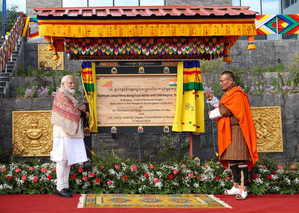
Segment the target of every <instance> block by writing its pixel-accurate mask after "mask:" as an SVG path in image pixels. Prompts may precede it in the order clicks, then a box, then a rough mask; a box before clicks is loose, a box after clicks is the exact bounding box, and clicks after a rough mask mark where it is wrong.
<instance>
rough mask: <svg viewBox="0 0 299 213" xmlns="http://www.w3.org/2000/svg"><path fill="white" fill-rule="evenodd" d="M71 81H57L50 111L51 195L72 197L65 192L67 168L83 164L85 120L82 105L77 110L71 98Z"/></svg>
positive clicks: (67, 180) (85, 114)
mask: <svg viewBox="0 0 299 213" xmlns="http://www.w3.org/2000/svg"><path fill="white" fill-rule="evenodd" d="M74 93H75V80H74V78H73V77H72V76H70V75H66V76H64V77H63V78H62V80H61V87H60V88H59V90H58V91H57V93H56V95H55V98H54V102H53V108H52V118H51V123H52V124H53V138H54V140H53V150H52V152H51V160H52V161H54V162H56V175H57V188H56V189H57V190H56V191H55V195H58V196H61V197H67V198H70V197H72V193H74V191H73V190H72V189H70V188H69V174H70V166H71V165H72V164H75V163H82V162H85V161H87V155H86V150H85V145H84V141H83V138H84V135H83V118H84V117H85V118H89V113H88V112H85V109H86V108H85V105H83V106H82V107H81V108H79V107H78V101H77V100H76V99H75V98H74V96H73V95H74Z"/></svg>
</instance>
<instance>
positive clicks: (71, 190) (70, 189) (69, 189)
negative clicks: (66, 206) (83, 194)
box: [65, 188, 75, 194]
mask: <svg viewBox="0 0 299 213" xmlns="http://www.w3.org/2000/svg"><path fill="white" fill-rule="evenodd" d="M65 190H66V191H68V192H69V193H71V194H74V193H75V190H74V189H72V188H68V189H67V188H65Z"/></svg>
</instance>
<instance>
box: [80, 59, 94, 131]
mask: <svg viewBox="0 0 299 213" xmlns="http://www.w3.org/2000/svg"><path fill="white" fill-rule="evenodd" d="M81 78H82V84H83V88H84V92H85V97H86V99H87V101H88V104H89V114H90V117H89V131H90V132H98V127H97V123H98V122H97V95H96V91H97V90H96V71H95V63H94V62H90V61H84V62H82V66H81Z"/></svg>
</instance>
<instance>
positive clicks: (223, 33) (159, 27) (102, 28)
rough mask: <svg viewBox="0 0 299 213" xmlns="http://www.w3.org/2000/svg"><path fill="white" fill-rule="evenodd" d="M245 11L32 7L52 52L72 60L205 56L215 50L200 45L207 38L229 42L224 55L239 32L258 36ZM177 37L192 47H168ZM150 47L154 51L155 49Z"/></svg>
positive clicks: (213, 42)
mask: <svg viewBox="0 0 299 213" xmlns="http://www.w3.org/2000/svg"><path fill="white" fill-rule="evenodd" d="M248 9H249V7H227V6H226V7H221V6H148V7H121V8H119V7H101V8H98V7H86V8H38V9H35V11H36V12H37V19H38V23H39V34H40V35H41V36H44V37H45V38H46V40H47V42H48V44H49V49H50V50H54V52H57V51H66V53H68V54H70V58H76V59H80V58H82V57H81V55H82V56H85V58H86V55H90V56H92V57H93V58H96V59H100V60H101V59H104V56H107V55H110V59H111V56H112V58H115V57H114V56H117V58H118V59H121V58H125V57H120V55H122V56H126V55H147V56H148V58H155V57H154V56H155V55H173V58H180V57H178V56H179V55H190V54H197V55H201V56H203V55H204V54H212V53H211V52H213V51H208V52H207V51H203V49H200V48H201V45H206V44H205V42H208V41H209V40H210V39H212V40H211V41H210V42H208V43H210V44H211V45H210V46H209V47H208V48H210V49H213V48H214V49H215V48H216V46H217V45H220V44H227V46H228V47H229V48H223V49H224V51H222V53H221V51H218V52H217V53H216V52H215V51H214V52H215V54H218V55H219V56H223V55H225V54H226V55H227V52H226V51H225V49H227V50H229V49H230V48H231V47H232V46H233V45H234V43H235V42H236V41H237V40H238V38H239V36H241V35H246V36H249V37H251V38H252V37H253V36H254V35H256V27H255V12H254V11H250V10H248ZM159 39H160V40H159ZM177 41H179V42H178V43H179V46H180V44H182V48H183V49H185V48H187V49H189V47H190V45H191V46H192V50H191V51H183V53H182V51H167V49H169V48H171V47H173V46H175V45H177V44H176V43H177ZM181 41H183V42H181ZM185 41H186V42H185ZM107 43H108V44H109V47H108V46H107ZM162 43H163V44H164V43H165V45H164V50H163V48H162V46H163V45H162V46H161V45H160V47H159V44H162ZM79 44H81V48H82V46H84V47H85V45H86V44H87V45H88V47H87V49H90V48H93V49H94V48H96V50H97V51H86V50H85V49H84V50H83V51H82V50H81V51H79V50H78V51H77V50H76V49H78V48H79V49H80V47H79V46H78V45H79ZM132 45H133V46H137V48H136V47H134V48H133V47H132ZM151 45H152V49H151V47H150V46H151ZM213 45H214V46H213ZM154 46H156V49H157V50H156V51H155V50H153V49H154ZM84 47H83V48H84ZM146 47H147V49H146ZM107 48H108V51H107ZM111 48H112V49H111ZM161 48H162V49H161ZM99 49H100V50H99ZM129 49H131V50H129ZM132 49H133V50H134V51H133V52H132ZM135 50H136V51H135ZM142 50H143V51H142ZM150 52H153V54H150ZM111 53H113V54H111ZM54 58H55V57H54ZM89 58H90V57H89ZM105 60H106V59H105Z"/></svg>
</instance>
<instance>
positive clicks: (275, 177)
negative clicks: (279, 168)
mask: <svg viewBox="0 0 299 213" xmlns="http://www.w3.org/2000/svg"><path fill="white" fill-rule="evenodd" d="M271 177H272V179H273V180H277V179H278V178H279V177H278V175H271Z"/></svg>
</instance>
